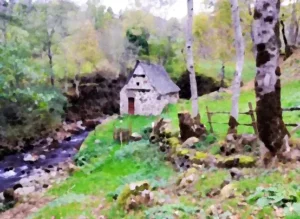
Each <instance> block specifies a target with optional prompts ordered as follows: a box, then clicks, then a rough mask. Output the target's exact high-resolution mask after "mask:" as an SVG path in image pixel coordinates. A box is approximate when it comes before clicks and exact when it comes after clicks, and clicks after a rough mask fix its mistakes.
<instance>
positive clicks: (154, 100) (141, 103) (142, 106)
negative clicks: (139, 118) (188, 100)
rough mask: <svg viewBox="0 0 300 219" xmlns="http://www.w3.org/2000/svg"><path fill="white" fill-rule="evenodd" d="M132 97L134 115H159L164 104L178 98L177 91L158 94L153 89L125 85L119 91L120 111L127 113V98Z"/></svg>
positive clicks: (175, 100) (174, 101)
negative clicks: (132, 87)
mask: <svg viewBox="0 0 300 219" xmlns="http://www.w3.org/2000/svg"><path fill="white" fill-rule="evenodd" d="M129 97H133V98H134V100H135V101H134V108H135V114H136V115H146V116H149V115H159V114H161V112H162V111H163V109H164V108H165V106H166V105H168V104H170V103H176V102H177V101H178V99H179V95H178V93H174V94H168V95H160V94H159V93H158V92H157V91H156V90H155V89H153V88H152V89H151V90H150V91H142V90H133V89H128V86H127V85H126V86H125V87H124V88H123V89H122V91H121V93H120V98H121V101H120V113H121V114H128V98H129Z"/></svg>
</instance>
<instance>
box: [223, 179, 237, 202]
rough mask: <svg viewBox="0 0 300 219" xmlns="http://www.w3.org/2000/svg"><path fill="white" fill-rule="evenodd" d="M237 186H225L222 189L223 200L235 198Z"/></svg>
mask: <svg viewBox="0 0 300 219" xmlns="http://www.w3.org/2000/svg"><path fill="white" fill-rule="evenodd" d="M235 190H236V188H235V186H234V184H232V183H230V184H228V185H226V186H224V187H223V188H222V189H221V198H222V199H223V200H226V199H228V198H233V197H234V196H235Z"/></svg>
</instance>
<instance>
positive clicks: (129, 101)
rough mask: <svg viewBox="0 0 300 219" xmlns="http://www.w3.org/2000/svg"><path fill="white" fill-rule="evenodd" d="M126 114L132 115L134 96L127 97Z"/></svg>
mask: <svg viewBox="0 0 300 219" xmlns="http://www.w3.org/2000/svg"><path fill="white" fill-rule="evenodd" d="M128 114H130V115H134V98H133V97H129V98H128Z"/></svg>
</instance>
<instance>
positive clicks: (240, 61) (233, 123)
mask: <svg viewBox="0 0 300 219" xmlns="http://www.w3.org/2000/svg"><path fill="white" fill-rule="evenodd" d="M230 2H231V17H232V24H233V29H234V36H235V37H234V38H235V40H234V41H235V50H236V67H235V74H234V80H233V83H232V106H231V113H230V118H229V127H230V129H229V132H236V128H237V125H238V122H237V121H238V116H239V98H240V92H241V89H240V88H241V79H242V71H243V65H244V54H245V45H244V38H243V34H242V27H241V22H240V12H239V5H238V0H230Z"/></svg>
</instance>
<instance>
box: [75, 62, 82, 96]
mask: <svg viewBox="0 0 300 219" xmlns="http://www.w3.org/2000/svg"><path fill="white" fill-rule="evenodd" d="M80 70H81V63H77V73H76V75H75V77H74V83H75V93H76V96H77V97H80V90H79V85H80Z"/></svg>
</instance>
